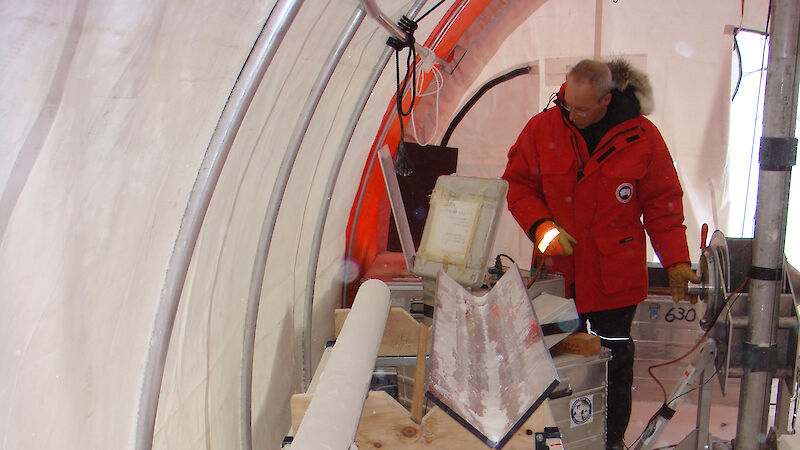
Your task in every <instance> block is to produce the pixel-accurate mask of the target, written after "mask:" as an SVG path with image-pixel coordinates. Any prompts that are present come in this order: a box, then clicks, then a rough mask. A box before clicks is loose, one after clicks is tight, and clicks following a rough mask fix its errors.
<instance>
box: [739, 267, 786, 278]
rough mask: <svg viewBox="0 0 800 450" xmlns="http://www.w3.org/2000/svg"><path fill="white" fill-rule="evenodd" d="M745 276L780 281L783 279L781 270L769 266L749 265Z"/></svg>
mask: <svg viewBox="0 0 800 450" xmlns="http://www.w3.org/2000/svg"><path fill="white" fill-rule="evenodd" d="M747 277H748V278H750V279H753V280H763V281H780V280H782V279H783V270H782V269H773V268H770V267H758V266H750V269H749V270H748V271H747Z"/></svg>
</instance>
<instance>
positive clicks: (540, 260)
mask: <svg viewBox="0 0 800 450" xmlns="http://www.w3.org/2000/svg"><path fill="white" fill-rule="evenodd" d="M542 266H544V255H542V257H541V258H539V266H538V267H537V268H536V273H535V274H534V275H533V277H531V281H529V282H528V286H526V287H525V288H526V289H530V288H531V286H533V283H534V282H535V281H536V279H537V278H539V274H540V273H541V272H542Z"/></svg>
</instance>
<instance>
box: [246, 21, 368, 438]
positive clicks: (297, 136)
mask: <svg viewBox="0 0 800 450" xmlns="http://www.w3.org/2000/svg"><path fill="white" fill-rule="evenodd" d="M364 16H365V13H364V11H363V9H361V8H356V10H355V12H354V13H353V15H352V16H351V17H350V19H349V21H348V24H347V27H346V28H345V30H344V31H343V32H342V34H341V35H340V37H339V39H338V41H337V44H336V46H335V48H334V50H333V52H331V54H330V55H329V56H328V59H327V60H326V61H325V63H324V64H323V67H322V69H321V70H320V72H319V74H318V75H317V78H316V80H315V81H314V85H313V87H312V88H311V92H310V93H309V96H308V99H307V100H306V103H305V105H304V106H303V110H302V111H301V113H300V116H299V119H298V122H297V123H296V124H295V128H294V131H293V132H292V136H291V139H290V141H289V144H288V146H287V148H286V152H285V153H284V155H283V160H282V161H281V166H280V169H279V172H278V175H277V177H276V180H275V184H274V185H273V188H272V193H271V195H270V199H269V204H268V205H267V210H266V212H265V215H264V220H263V222H262V227H261V233H260V236H259V242H258V247H257V249H256V258H255V262H254V263H253V272H252V275H251V280H250V290H249V294H248V301H247V310H246V313H245V325H244V330H243V344H242V346H243V348H242V369H241V370H242V375H241V376H242V380H241V385H240V390H241V395H240V405H239V406H240V411H241V417H242V421H241V424H240V434H241V440H242V443H243V448H244V449H245V450H249V449H251V448H252V446H253V444H252V395H253V358H254V354H255V339H256V330H257V325H258V310H259V306H260V303H261V293H262V291H263V284H264V277H265V276H266V266H267V259H268V257H269V251H270V247H271V245H272V237H273V234H274V232H275V224H276V222H277V220H278V214H279V212H280V207H281V203H282V202H283V196H284V194H285V193H286V186H287V185H288V183H289V177H290V175H291V172H292V169H293V168H294V163H295V161H296V159H297V154H298V153H299V151H300V147H301V146H302V144H303V139H304V138H305V135H306V132H307V131H308V127H309V125H310V124H311V119H312V118H313V116H314V112H315V111H316V109H317V106H319V102H320V99H321V98H322V94H323V93H324V92H325V88H326V87H327V86H328V82H330V79H331V77H332V76H333V72H334V71H335V70H336V66H337V65H338V64H339V61H340V60H341V58H342V55H343V54H344V51H345V49H347V46H348V45H349V44H350V41H351V40H352V38H353V36H354V35H355V33H356V31H357V30H358V27H359V26H360V25H361V22H362V21H363V19H364ZM306 315H309V313H308V312H306ZM306 341H310V331H306V330H303V342H304V345H303V348H302V351H303V355H302V363H301V364H302V372H303V378H304V379H305V378H306V373H307V372H308V371H310V361H311V357H310V356H309V351H307V349H306V345H305V342H306Z"/></svg>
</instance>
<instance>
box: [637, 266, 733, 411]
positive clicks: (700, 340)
mask: <svg viewBox="0 0 800 450" xmlns="http://www.w3.org/2000/svg"><path fill="white" fill-rule="evenodd" d="M747 280H748V278H747V277H745V279H744V280H742V284H740V285H739V287H737V288H736V289H735V290H734V291H733V292H731V293H730V294H728V298H726V299H725V304H726V305H727V304H728V302H729V301H730V299H731V297H733V296H734V294H738V293H739V292H741V290H742V289H744V286H745V284H746V283H747ZM713 328H714V326H713V324H712V325H711V326H710V327H708V330H706V332H705V333H703V336H702V337H700V339H699V340H698V341H697V343H695V344H694V346H693V347H692V348H691V349H689V351H688V352H686V353H684V354H683V356H680V357H678V358H676V359H673V360H672V361H667V362H664V363H660V364H654V365H652V366H650V367H648V368H647V373H649V374H650V378H652V379H653V380H654V381H655V382H656V384H658V387H659V388H661V392H662V393H663V394H664V404H665V405H666V404H667V391H666V389H664V385H663V384H661V381H659V379H658V378H656V376H655V374H654V373H653V369H656V368H658V367H664V366H668V365H670V364H675V363H676V362H678V361H680V360H682V359H683V358H686V357H687V356H689V355H690V354H691V353H692V352H694V351H695V350H697V348H698V347H700V344H701V343H703V342H705V340H706V337H707V336H708V333H710V332H711V330H712V329H713ZM656 414H658V413H656ZM653 417H655V416H653ZM651 420H652V419H651ZM648 423H649V422H648Z"/></svg>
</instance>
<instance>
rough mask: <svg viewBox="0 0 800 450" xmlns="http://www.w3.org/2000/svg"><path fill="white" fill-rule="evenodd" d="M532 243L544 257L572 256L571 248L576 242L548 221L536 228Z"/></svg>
mask: <svg viewBox="0 0 800 450" xmlns="http://www.w3.org/2000/svg"><path fill="white" fill-rule="evenodd" d="M533 243H534V244H535V245H536V249H537V250H539V252H541V253H542V254H544V255H548V256H568V255H571V254H572V246H573V245H575V244H577V243H578V242H577V241H576V240H575V239H574V238H573V237H572V236H570V235H569V233H567V232H566V231H564V229H563V228H561V227H559V226H558V225H556V224H555V223H554V222H553V221H551V220H548V221H546V222H543V223H541V224H539V226H538V227H536V231H535V232H534V238H533Z"/></svg>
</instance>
